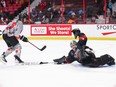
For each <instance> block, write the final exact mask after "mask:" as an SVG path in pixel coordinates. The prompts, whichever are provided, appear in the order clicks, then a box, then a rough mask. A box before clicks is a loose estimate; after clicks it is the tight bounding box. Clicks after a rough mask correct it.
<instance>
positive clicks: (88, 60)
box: [53, 40, 115, 67]
mask: <svg viewBox="0 0 116 87" xmlns="http://www.w3.org/2000/svg"><path fill="white" fill-rule="evenodd" d="M76 43H77V42H76V41H74V40H73V41H72V42H71V43H70V46H71V48H72V49H71V50H70V52H69V54H68V56H67V57H66V56H63V57H62V58H59V59H54V60H53V61H54V62H56V63H57V64H67V63H72V62H74V61H77V62H79V63H81V64H82V65H84V66H90V67H99V66H103V65H105V64H107V65H109V66H111V65H115V60H114V58H113V57H112V56H110V55H109V54H104V55H102V56H100V57H96V56H95V54H94V52H93V50H92V49H91V48H90V47H88V46H82V48H81V49H77V45H76ZM77 50H78V52H77Z"/></svg>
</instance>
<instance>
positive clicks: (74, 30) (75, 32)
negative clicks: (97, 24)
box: [72, 28, 81, 39]
mask: <svg viewBox="0 0 116 87" xmlns="http://www.w3.org/2000/svg"><path fill="white" fill-rule="evenodd" d="M72 32H73V34H74V36H75V39H76V38H77V36H78V35H79V34H80V32H81V31H80V29H79V28H75V29H73V30H72Z"/></svg>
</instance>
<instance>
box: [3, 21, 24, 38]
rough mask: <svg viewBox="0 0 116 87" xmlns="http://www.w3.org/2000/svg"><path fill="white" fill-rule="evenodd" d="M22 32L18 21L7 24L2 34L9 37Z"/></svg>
mask: <svg viewBox="0 0 116 87" xmlns="http://www.w3.org/2000/svg"><path fill="white" fill-rule="evenodd" d="M22 30H23V23H22V21H19V20H13V21H12V22H10V23H9V24H8V26H7V27H6V29H5V30H4V32H3V34H7V35H8V36H9V37H11V36H19V35H20V33H21V32H22Z"/></svg>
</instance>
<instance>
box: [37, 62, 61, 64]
mask: <svg viewBox="0 0 116 87" xmlns="http://www.w3.org/2000/svg"><path fill="white" fill-rule="evenodd" d="M39 64H40V65H42V64H57V65H59V63H57V62H40V63H39Z"/></svg>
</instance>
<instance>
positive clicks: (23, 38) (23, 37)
mask: <svg viewBox="0 0 116 87" xmlns="http://www.w3.org/2000/svg"><path fill="white" fill-rule="evenodd" d="M19 37H20V40H22V41H23V42H28V39H27V38H26V37H25V36H24V35H22V36H19Z"/></svg>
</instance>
